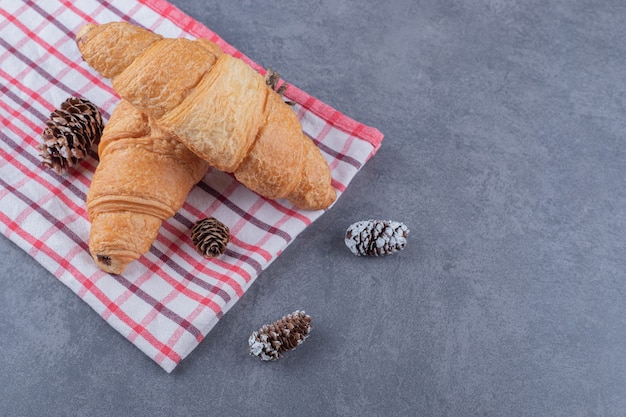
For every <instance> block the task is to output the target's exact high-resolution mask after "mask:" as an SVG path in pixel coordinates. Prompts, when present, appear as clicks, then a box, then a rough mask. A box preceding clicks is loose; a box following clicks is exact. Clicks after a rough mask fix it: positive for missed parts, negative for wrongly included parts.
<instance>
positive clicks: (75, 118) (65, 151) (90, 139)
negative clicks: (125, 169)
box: [39, 97, 104, 174]
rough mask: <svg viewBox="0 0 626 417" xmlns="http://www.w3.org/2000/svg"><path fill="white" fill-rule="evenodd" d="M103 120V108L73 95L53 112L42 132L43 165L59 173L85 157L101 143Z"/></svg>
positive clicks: (40, 147) (40, 149)
mask: <svg viewBox="0 0 626 417" xmlns="http://www.w3.org/2000/svg"><path fill="white" fill-rule="evenodd" d="M103 129H104V123H103V122H102V116H101V114H100V110H98V108H97V107H96V106H95V105H94V104H93V103H91V102H90V101H88V100H85V99H83V98H79V97H70V98H68V99H67V100H65V101H64V102H63V103H62V104H61V107H60V108H58V109H56V110H55V111H53V112H52V113H51V114H50V118H49V119H48V120H46V127H45V128H44V130H43V132H42V136H43V143H42V144H40V145H39V151H40V152H39V154H40V156H41V157H42V159H43V165H45V166H47V167H49V168H52V169H54V170H56V171H57V173H59V174H60V173H61V172H63V170H65V169H67V168H69V167H73V166H75V165H76V164H77V163H78V162H79V161H80V160H82V159H84V158H86V157H87V156H88V155H89V152H90V151H91V147H92V145H94V144H97V143H98V142H100V137H101V136H102V130H103Z"/></svg>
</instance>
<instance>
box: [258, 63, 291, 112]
mask: <svg viewBox="0 0 626 417" xmlns="http://www.w3.org/2000/svg"><path fill="white" fill-rule="evenodd" d="M279 83H280V74H279V73H277V72H276V71H273V70H272V69H271V68H268V69H267V72H266V73H265V84H267V85H268V87H269V88H271V89H272V90H274V91H276V93H278V95H279V96H280V97H281V98H282V99H283V100H284V99H285V97H284V94H285V90H286V89H287V83H283V84H282V85H281V86H280V87H279V86H278V84H279ZM284 101H285V103H286V104H288V105H290V106H293V105H294V104H296V103H295V102H294V101H289V100H284Z"/></svg>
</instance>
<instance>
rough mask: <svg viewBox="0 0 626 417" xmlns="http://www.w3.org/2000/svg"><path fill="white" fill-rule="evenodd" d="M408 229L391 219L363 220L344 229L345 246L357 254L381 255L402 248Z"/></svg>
mask: <svg viewBox="0 0 626 417" xmlns="http://www.w3.org/2000/svg"><path fill="white" fill-rule="evenodd" d="M408 234H409V229H408V228H407V227H406V226H405V225H404V224H402V223H400V222H395V221H392V220H364V221H360V222H356V223H354V224H352V225H350V227H348V230H346V237H345V242H346V246H347V247H348V248H349V249H350V251H352V253H354V254H355V255H358V256H381V255H389V254H392V253H395V252H399V251H401V250H402V249H404V246H405V245H406V239H407V236H408Z"/></svg>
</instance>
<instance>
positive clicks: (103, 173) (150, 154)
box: [86, 100, 209, 274]
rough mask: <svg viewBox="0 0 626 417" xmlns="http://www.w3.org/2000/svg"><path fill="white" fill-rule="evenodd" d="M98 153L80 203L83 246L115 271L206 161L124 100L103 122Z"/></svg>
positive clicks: (145, 243) (146, 245) (142, 247)
mask: <svg viewBox="0 0 626 417" xmlns="http://www.w3.org/2000/svg"><path fill="white" fill-rule="evenodd" d="M98 154H99V157H100V162H99V164H98V166H97V168H96V172H95V173H94V175H93V179H92V182H91V186H90V188H89V191H88V193H87V202H86V204H87V211H88V214H89V220H90V222H91V231H90V236H89V250H90V252H91V255H92V256H93V258H94V260H95V261H96V264H97V265H98V266H99V267H100V268H101V269H102V270H104V271H106V272H110V273H114V274H120V273H122V271H123V270H124V269H125V267H126V265H127V264H128V263H130V262H132V261H134V260H135V259H138V258H139V257H140V256H141V255H143V254H144V253H146V252H147V251H148V250H149V249H150V246H151V245H152V242H153V241H154V240H155V239H156V237H157V234H158V231H159V228H160V227H161V224H162V222H163V220H165V219H167V218H169V217H171V216H173V215H174V213H176V212H177V211H178V210H179V209H180V208H181V207H182V205H183V203H184V201H185V198H186V197H187V194H188V193H189V191H190V190H191V188H192V187H193V186H194V185H195V184H196V183H198V182H199V181H200V180H201V179H202V178H203V177H204V175H205V174H206V172H207V170H208V168H209V164H208V163H207V162H206V161H204V160H203V159H201V158H199V157H198V156H197V155H195V154H194V153H193V152H191V151H190V150H189V149H187V148H186V147H185V146H184V145H183V144H182V143H180V142H179V141H178V140H177V139H175V138H174V137H172V135H170V134H167V133H164V132H163V131H162V130H161V129H159V128H158V127H157V126H156V125H155V124H154V123H153V121H152V120H151V119H150V118H149V117H148V116H146V115H144V114H143V113H141V112H140V111H139V110H137V109H136V108H135V107H133V106H132V105H131V104H130V103H129V102H127V101H125V100H122V101H121V102H120V103H119V104H118V106H117V107H116V108H115V109H114V110H113V113H112V114H111V117H110V119H109V121H108V123H107V125H106V126H105V128H104V131H103V133H102V138H101V140H100V144H99V145H98Z"/></svg>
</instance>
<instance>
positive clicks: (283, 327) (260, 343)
mask: <svg viewBox="0 0 626 417" xmlns="http://www.w3.org/2000/svg"><path fill="white" fill-rule="evenodd" d="M311 329H312V327H311V316H309V315H307V314H306V313H305V312H304V311H300V310H297V311H294V312H293V313H291V314H288V315H286V316H284V317H283V318H281V319H280V320H277V321H275V322H274V323H272V324H266V325H265V326H263V327H261V328H260V329H259V330H257V331H256V332H253V333H252V334H251V335H250V338H249V339H248V344H249V345H250V354H251V355H254V356H258V357H259V358H261V359H262V360H264V361H270V360H276V359H278V358H280V357H281V356H282V354H283V353H284V352H287V351H289V350H293V349H295V348H296V346H298V345H300V344H301V343H302V342H304V339H306V338H307V337H308V336H309V333H310V332H311Z"/></svg>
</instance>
